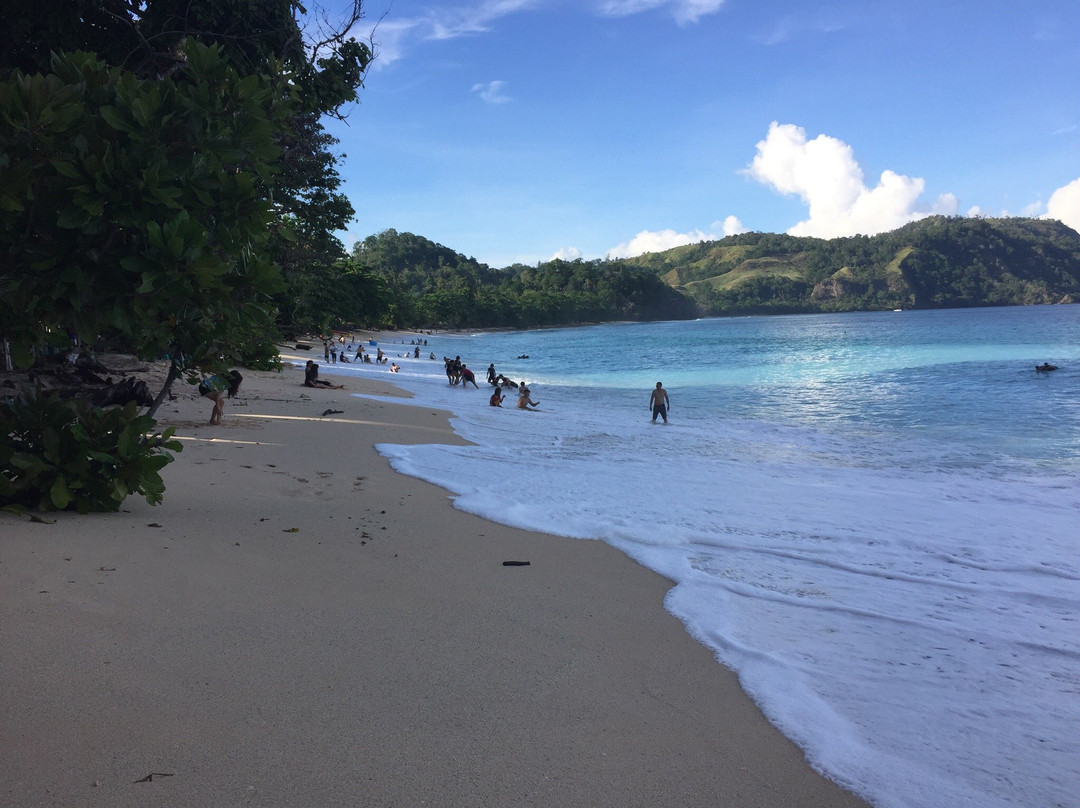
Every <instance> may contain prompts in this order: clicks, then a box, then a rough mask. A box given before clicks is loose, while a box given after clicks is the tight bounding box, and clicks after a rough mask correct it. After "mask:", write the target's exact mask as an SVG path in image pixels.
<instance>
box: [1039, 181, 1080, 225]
mask: <svg viewBox="0 0 1080 808" xmlns="http://www.w3.org/2000/svg"><path fill="white" fill-rule="evenodd" d="M1045 218H1047V219H1057V220H1058V221H1059V222H1062V223H1063V224H1067V225H1068V226H1069V227H1071V228H1072V229H1073V230H1075V231H1076V232H1077V233H1080V177H1078V178H1077V179H1075V180H1073V181H1072V182H1070V183H1069V184H1068V185H1063V186H1062V187H1061V188H1058V189H1057V190H1056V191H1054V193H1052V194H1051V195H1050V201H1049V202H1047V203H1046V214H1045Z"/></svg>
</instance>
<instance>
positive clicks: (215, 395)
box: [199, 370, 244, 426]
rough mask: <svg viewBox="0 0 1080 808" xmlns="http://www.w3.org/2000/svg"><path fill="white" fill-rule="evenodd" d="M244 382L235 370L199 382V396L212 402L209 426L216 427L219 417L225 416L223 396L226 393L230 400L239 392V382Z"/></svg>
mask: <svg viewBox="0 0 1080 808" xmlns="http://www.w3.org/2000/svg"><path fill="white" fill-rule="evenodd" d="M243 380H244V377H243V376H241V375H240V374H239V372H237V371H235V370H230V371H229V372H228V373H225V374H222V375H218V376H210V377H209V378H206V379H203V380H202V381H201V382H199V395H200V396H203V397H204V398H208V399H210V400H211V401H213V402H214V409H213V410H211V412H210V424H211V426H217V425H218V424H220V423H221V416H222V415H224V414H225V400H224V398H223V396H224V395H225V394H226V393H227V394H228V396H229V398H232V397H233V396H235V395H236V394H237V393H238V392H239V391H240V382H242V381H243Z"/></svg>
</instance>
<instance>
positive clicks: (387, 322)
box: [319, 216, 1080, 328]
mask: <svg viewBox="0 0 1080 808" xmlns="http://www.w3.org/2000/svg"><path fill="white" fill-rule="evenodd" d="M335 273H336V275H335V277H334V279H333V282H332V283H331V284H330V285H329V286H327V287H326V288H324V289H323V291H322V294H321V302H320V303H319V305H320V306H321V307H322V308H321V312H322V314H323V316H328V317H329V318H330V320H331V321H332V322H340V323H350V324H357V325H374V326H395V327H410V328H420V327H422V328H428V327H460V328H485V327H486V328H497V327H512V328H520V327H529V326H548V325H568V324H572V323H584V322H604V321H612V320H668V319H671V320H674V319H685V318H690V317H698V316H702V315H726V314H781V313H793V312H817V311H821V312H825V311H865V310H880V309H911V308H946V307H969V306H1001V305H1028V304H1036V303H1063V302H1066V303H1067V302H1073V301H1080V234H1078V233H1077V232H1076V231H1074V230H1072V229H1071V228H1069V227H1066V226H1065V225H1063V224H1061V223H1060V222H1056V221H1050V220H1042V219H1019V218H1011V219H968V218H960V217H942V216H935V217H931V218H928V219H924V220H921V221H918V222H913V223H911V224H909V225H906V226H905V227H902V228H900V229H899V230H894V231H892V232H891V233H883V234H881V235H877V236H852V237H850V238H837V239H829V240H825V239H815V238H798V237H795V236H787V235H780V234H775V233H743V234H741V235H737V236H730V237H728V238H725V239H722V240H720V241H711V242H701V243H698V244H691V245H687V246H684V247H677V248H675V249H672V250H667V251H665V252H662V253H650V254H647V255H642V256H638V257H636V258H629V259H621V260H606V259H605V260H593V261H584V260H576V261H560V260H553V261H548V262H543V263H540V264H537V265H536V266H525V265H523V264H515V265H512V266H509V267H505V268H503V269H492V268H491V267H489V266H487V265H486V264H482V263H480V262H478V261H477V260H476V259H475V258H469V257H466V256H464V255H462V254H461V253H458V252H455V251H454V250H452V249H450V248H449V247H445V246H443V245H441V244H436V243H434V242H432V241H429V240H428V239H426V238H423V237H422V236H418V235H414V234H412V233H399V232H397V231H396V230H386V231H384V232H382V233H379V234H377V235H373V236H369V237H368V238H366V239H364V241H362V242H358V243H357V244H356V245H354V247H353V251H352V253H351V254H350V255H349V256H348V258H347V259H345V260H343V261H341V262H339V263H338V265H337V266H336V268H335Z"/></svg>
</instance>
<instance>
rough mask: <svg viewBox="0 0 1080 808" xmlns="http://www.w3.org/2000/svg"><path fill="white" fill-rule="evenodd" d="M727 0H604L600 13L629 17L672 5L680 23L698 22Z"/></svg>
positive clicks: (674, 14) (718, 8)
mask: <svg viewBox="0 0 1080 808" xmlns="http://www.w3.org/2000/svg"><path fill="white" fill-rule="evenodd" d="M724 2H725V0H603V2H601V3H600V13H602V14H605V15H607V16H609V17H629V16H630V15H631V14H640V13H641V12H643V11H652V10H653V9H656V8H664V7H665V6H670V7H671V11H672V15H673V16H674V17H675V21H676V22H678V23H679V24H680V25H682V24H684V23H692V22H697V21H698V20H699V19H701V18H702V17H704V16H705V15H706V14H715V13H716V12H717V11H719V10H720V7H721V6H722V5H724Z"/></svg>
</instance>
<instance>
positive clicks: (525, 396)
mask: <svg viewBox="0 0 1080 808" xmlns="http://www.w3.org/2000/svg"><path fill="white" fill-rule="evenodd" d="M538 406H540V402H539V401H533V400H532V397H531V396H530V395H529V388H528V387H526V386H525V382H522V383H521V387H519V388H518V409H519V410H527V409H529V407H532V408H533V409H536V408H537V407H538Z"/></svg>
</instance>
